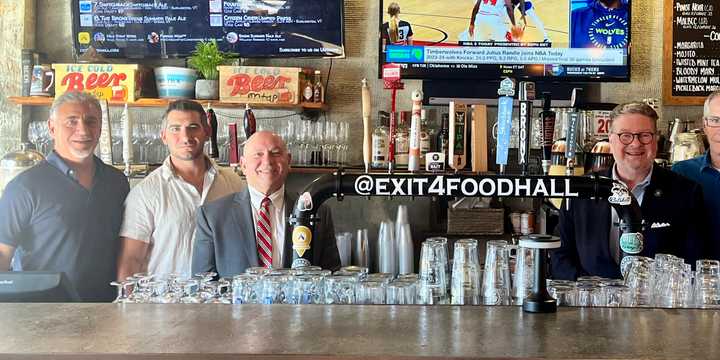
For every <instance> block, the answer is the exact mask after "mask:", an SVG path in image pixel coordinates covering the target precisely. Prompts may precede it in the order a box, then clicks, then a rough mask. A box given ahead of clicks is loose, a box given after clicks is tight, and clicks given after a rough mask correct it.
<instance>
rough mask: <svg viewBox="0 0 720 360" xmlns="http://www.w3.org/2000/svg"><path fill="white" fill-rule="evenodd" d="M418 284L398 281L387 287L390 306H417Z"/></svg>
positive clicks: (387, 300)
mask: <svg viewBox="0 0 720 360" xmlns="http://www.w3.org/2000/svg"><path fill="white" fill-rule="evenodd" d="M416 289H417V284H416V282H415V281H404V280H396V281H393V282H391V283H390V284H388V285H387V299H386V302H387V304H388V305H391V304H398V305H403V304H415V293H416Z"/></svg>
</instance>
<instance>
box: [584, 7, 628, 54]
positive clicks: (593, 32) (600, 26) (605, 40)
mask: <svg viewBox="0 0 720 360" xmlns="http://www.w3.org/2000/svg"><path fill="white" fill-rule="evenodd" d="M627 29H628V23H627V20H626V19H623V18H621V17H620V16H617V15H614V14H611V15H605V16H601V17H599V18H597V19H595V20H594V21H593V22H592V23H591V24H590V27H589V28H588V37H589V38H590V42H592V43H593V45H595V46H596V47H599V48H624V47H626V46H627V43H628V31H627Z"/></svg>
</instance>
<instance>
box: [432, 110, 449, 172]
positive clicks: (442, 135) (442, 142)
mask: <svg viewBox="0 0 720 360" xmlns="http://www.w3.org/2000/svg"><path fill="white" fill-rule="evenodd" d="M449 127H450V114H442V127H441V128H440V131H439V132H438V134H437V140H436V141H435V145H436V151H437V152H442V153H443V154H445V163H447V157H448V146H449V145H450V138H449V136H450V128H449Z"/></svg>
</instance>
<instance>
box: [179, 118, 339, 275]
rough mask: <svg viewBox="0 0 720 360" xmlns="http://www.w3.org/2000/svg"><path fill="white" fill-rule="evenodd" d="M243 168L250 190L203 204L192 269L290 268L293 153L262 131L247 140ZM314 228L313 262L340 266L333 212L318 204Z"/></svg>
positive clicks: (234, 272) (228, 272)
mask: <svg viewBox="0 0 720 360" xmlns="http://www.w3.org/2000/svg"><path fill="white" fill-rule="evenodd" d="M240 167H241V169H242V171H243V173H244V174H245V176H246V178H247V183H248V186H247V189H246V190H243V191H240V192H238V193H235V194H233V195H230V196H227V197H224V198H221V199H219V200H217V201H216V202H213V203H210V204H206V205H203V206H201V207H200V209H199V210H198V213H197V229H196V232H195V244H194V247H193V255H192V272H193V273H198V272H207V271H213V272H216V273H218V276H220V277H232V276H233V275H237V274H241V273H243V272H245V269H247V268H248V267H256V266H263V267H267V268H287V267H290V264H291V262H292V240H291V235H292V228H291V227H290V225H289V224H288V217H289V216H290V214H291V213H292V210H293V206H294V205H295V201H296V200H297V196H298V195H297V194H289V193H287V191H286V190H285V179H286V178H287V175H288V172H289V171H290V154H289V153H288V151H287V147H286V146H285V143H284V142H283V140H282V139H281V138H280V137H279V136H278V135H276V134H274V133H272V132H268V131H259V132H257V133H255V134H254V135H252V136H251V137H250V138H249V139H248V141H247V142H246V143H245V147H244V149H243V155H242V156H241V157H240ZM317 215H318V217H319V218H320V222H319V223H318V224H317V225H316V226H315V229H314V231H313V237H312V239H313V240H312V241H313V243H312V244H311V246H312V250H311V251H312V252H313V256H312V264H313V265H317V266H321V267H322V268H323V269H330V270H337V269H338V268H339V267H340V255H339V253H338V249H337V246H336V244H335V229H334V226H333V222H332V216H331V215H330V211H329V209H328V208H327V207H325V206H320V207H319V208H318V211H317Z"/></svg>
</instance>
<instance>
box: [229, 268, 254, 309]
mask: <svg viewBox="0 0 720 360" xmlns="http://www.w3.org/2000/svg"><path fill="white" fill-rule="evenodd" d="M260 278H261V277H260V276H258V275H252V274H240V275H235V276H233V282H232V289H233V304H257V303H258V284H259V280H260Z"/></svg>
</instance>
